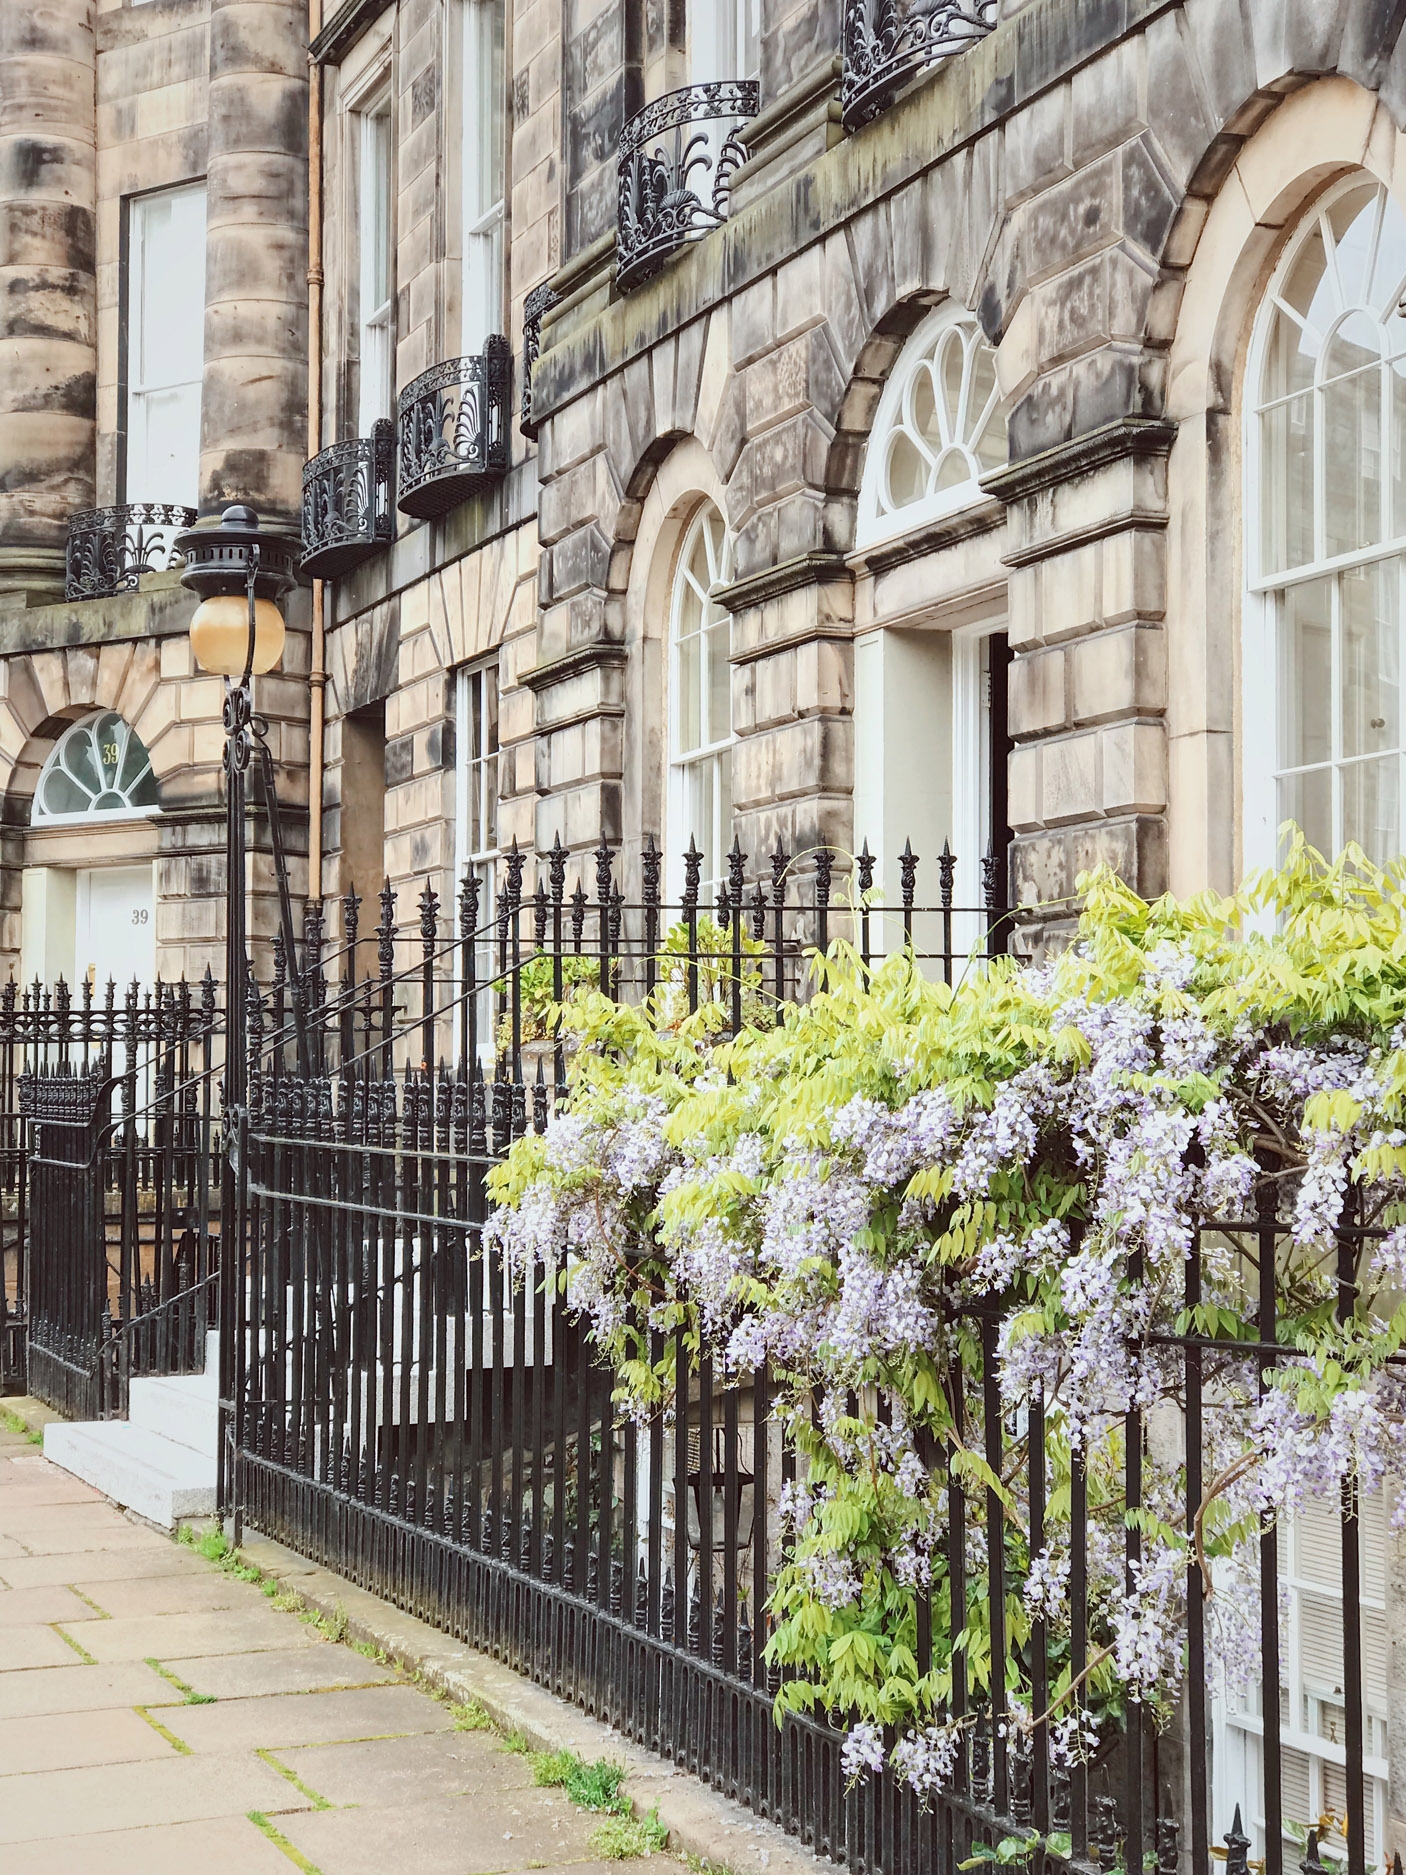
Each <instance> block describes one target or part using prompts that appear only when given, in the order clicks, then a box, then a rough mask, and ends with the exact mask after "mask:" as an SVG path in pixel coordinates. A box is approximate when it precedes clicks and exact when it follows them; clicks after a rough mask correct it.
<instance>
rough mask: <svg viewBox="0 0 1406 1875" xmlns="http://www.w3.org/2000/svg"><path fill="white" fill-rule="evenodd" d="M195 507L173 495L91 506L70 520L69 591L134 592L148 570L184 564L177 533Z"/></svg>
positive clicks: (191, 521)
mask: <svg viewBox="0 0 1406 1875" xmlns="http://www.w3.org/2000/svg"><path fill="white" fill-rule="evenodd" d="M196 519H197V516H196V512H195V509H194V508H181V507H177V506H176V505H175V504H174V503H173V502H169V501H132V502H128V503H126V504H125V505H124V506H123V507H120V508H86V509H85V510H84V511H83V513H82V514H75V515H74V517H73V519H72V520H71V521H70V522H69V524H68V545H67V549H66V552H65V566H64V597H65V598H67V599H110V598H111V597H112V596H113V594H114V593H119V592H135V591H136V589H137V581H138V580H139V579H140V578H141V576H142V574H143V573H168V572H171V571H173V570H174V569H175V568H177V567H180V566H184V564H185V561H184V559H183V558H182V556H181V555H180V554H179V553H178V552H177V551H176V536H177V535H178V534H180V533H181V532H183V530H184V529H186V528H188V527H194V526H195V523H196Z"/></svg>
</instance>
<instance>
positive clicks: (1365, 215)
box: [1328, 181, 1382, 306]
mask: <svg viewBox="0 0 1406 1875" xmlns="http://www.w3.org/2000/svg"><path fill="white" fill-rule="evenodd" d="M1381 194H1382V192H1381V190H1380V188H1379V187H1378V186H1377V184H1376V183H1375V182H1365V181H1364V182H1363V183H1362V184H1361V185H1360V186H1359V187H1357V188H1355V189H1349V190H1348V191H1347V193H1346V194H1345V195H1340V196H1339V197H1338V199H1337V201H1336V202H1334V203H1333V205H1332V207H1331V208H1330V209H1329V210H1328V223H1329V226H1330V227H1331V228H1332V230H1333V239H1334V241H1335V242H1336V243H1337V273H1338V278H1339V280H1340V281H1341V282H1342V292H1343V301H1344V303H1345V304H1346V305H1349V306H1351V305H1354V304H1356V303H1358V302H1360V301H1361V300H1364V299H1365V298H1366V297H1367V294H1368V288H1369V284H1370V283H1369V281H1368V277H1367V266H1368V262H1369V260H1370V259H1371V257H1372V253H1373V248H1374V242H1375V237H1376V232H1377V221H1378V216H1379V215H1380V212H1381Z"/></svg>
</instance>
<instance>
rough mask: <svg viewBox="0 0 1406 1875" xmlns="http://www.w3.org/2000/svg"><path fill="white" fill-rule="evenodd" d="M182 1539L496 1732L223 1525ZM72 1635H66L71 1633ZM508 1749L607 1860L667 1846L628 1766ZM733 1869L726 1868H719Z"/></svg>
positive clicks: (274, 1765)
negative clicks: (573, 1811)
mask: <svg viewBox="0 0 1406 1875" xmlns="http://www.w3.org/2000/svg"><path fill="white" fill-rule="evenodd" d="M179 1541H180V1542H182V1543H184V1544H186V1545H187V1546H188V1547H189V1548H191V1549H194V1550H195V1551H196V1552H197V1553H198V1554H199V1555H201V1556H203V1557H204V1558H205V1560H206V1561H207V1562H209V1563H213V1564H214V1565H215V1567H216V1568H217V1569H219V1570H220V1571H221V1572H222V1573H223V1574H225V1575H229V1576H233V1577H234V1578H235V1579H236V1580H237V1581H240V1582H253V1583H257V1584H258V1585H259V1587H260V1588H262V1590H263V1592H264V1594H265V1595H266V1596H268V1597H269V1600H270V1601H271V1603H272V1605H273V1606H274V1607H275V1608H277V1609H279V1610H280V1611H281V1612H286V1613H288V1614H294V1615H296V1616H297V1617H298V1619H299V1620H300V1621H303V1622H306V1623H307V1624H308V1626H309V1627H312V1628H315V1629H316V1630H317V1632H318V1633H319V1634H321V1635H322V1636H323V1637H324V1639H326V1640H329V1641H334V1642H337V1643H338V1644H339V1645H341V1646H343V1647H349V1648H351V1650H352V1651H353V1653H357V1654H360V1655H362V1657H363V1658H364V1659H367V1660H374V1661H375V1662H376V1663H377V1665H379V1666H387V1667H393V1668H395V1669H396V1671H397V1672H399V1673H401V1674H402V1675H403V1677H404V1678H405V1679H407V1680H408V1681H409V1682H410V1683H411V1684H412V1685H415V1686H417V1687H419V1689H420V1690H421V1691H422V1692H424V1693H427V1694H428V1695H429V1696H430V1697H431V1698H432V1699H435V1700H437V1701H438V1702H439V1703H440V1704H441V1705H442V1706H444V1707H445V1708H446V1709H447V1711H448V1712H449V1715H450V1717H451V1718H452V1719H453V1721H454V1729H455V1731H456V1732H493V1731H497V1729H498V1728H497V1725H496V1724H495V1722H494V1720H493V1717H492V1715H491V1714H490V1713H489V1712H488V1711H487V1710H486V1709H485V1708H484V1707H483V1706H481V1705H480V1704H479V1703H478V1701H477V1700H473V1699H471V1700H468V1701H462V1702H456V1701H455V1700H454V1698H453V1696H452V1695H451V1694H450V1693H448V1692H446V1691H445V1690H444V1689H443V1688H441V1687H438V1686H435V1685H433V1684H431V1682H430V1681H429V1680H427V1679H426V1678H425V1676H424V1675H423V1674H422V1673H420V1672H418V1671H416V1670H413V1669H409V1668H404V1667H402V1666H401V1664H400V1663H399V1662H398V1661H396V1660H394V1659H393V1658H392V1657H391V1656H390V1655H389V1654H387V1653H386V1652H385V1650H384V1649H383V1648H380V1647H378V1646H376V1645H375V1643H374V1642H371V1641H362V1640H356V1639H353V1637H352V1634H351V1622H350V1619H349V1617H348V1615H347V1612H346V1610H345V1609H344V1608H342V1607H340V1606H338V1607H337V1608H335V1609H334V1610H333V1612H332V1613H331V1614H324V1613H323V1612H322V1611H321V1610H320V1609H317V1608H315V1607H314V1606H313V1605H312V1604H311V1603H310V1602H309V1601H307V1599H306V1598H305V1597H304V1596H303V1595H301V1594H300V1593H299V1592H298V1590H297V1589H294V1588H290V1587H288V1586H287V1585H286V1584H284V1583H282V1582H280V1581H279V1580H278V1578H277V1577H276V1576H272V1575H267V1574H266V1573H265V1572H264V1571H263V1570H262V1569H260V1568H259V1567H258V1566H257V1565H256V1564H254V1563H249V1562H246V1561H245V1560H244V1558H243V1557H242V1555H241V1554H240V1552H239V1551H238V1550H236V1549H234V1548H233V1546H232V1545H231V1544H230V1542H229V1540H228V1539H227V1538H226V1536H225V1535H224V1533H223V1531H220V1530H204V1531H196V1530H195V1529H193V1528H192V1527H191V1526H190V1525H188V1524H185V1525H182V1527H181V1530H180V1533H179ZM65 1638H67V1637H65ZM147 1665H148V1666H151V1667H155V1669H156V1671H157V1672H158V1673H159V1674H161V1676H162V1678H163V1679H166V1680H169V1681H170V1682H171V1684H172V1685H173V1686H175V1687H176V1688H177V1690H178V1691H180V1692H181V1693H182V1694H183V1695H184V1696H185V1699H186V1703H187V1704H188V1705H202V1704H204V1703H206V1700H207V1698H208V1695H201V1694H199V1693H195V1692H192V1690H191V1689H190V1687H188V1686H187V1685H186V1684H185V1682H184V1681H183V1680H181V1679H179V1678H178V1677H177V1676H176V1675H175V1674H174V1673H171V1672H169V1671H168V1670H167V1669H166V1668H165V1667H162V1666H161V1665H159V1663H158V1662H157V1661H155V1660H149V1661H148V1662H147ZM499 1737H500V1742H501V1744H502V1747H503V1750H504V1751H510V1752H514V1753H516V1754H517V1755H518V1756H519V1757H525V1758H530V1759H531V1760H532V1771H533V1780H534V1782H535V1783H537V1784H540V1785H543V1786H545V1787H547V1788H552V1789H561V1790H564V1791H565V1792H566V1795H567V1798H568V1800H569V1801H570V1802H572V1803H574V1804H575V1805H576V1806H577V1808H578V1809H581V1810H586V1811H590V1812H592V1813H595V1814H599V1816H600V1818H601V1821H600V1822H599V1824H598V1825H597V1826H596V1828H595V1829H594V1830H593V1831H592V1832H591V1835H590V1838H589V1847H590V1849H591V1851H592V1853H593V1854H594V1855H597V1856H599V1857H600V1858H601V1859H602V1861H608V1862H624V1861H628V1860H631V1859H632V1858H635V1857H638V1856H651V1855H654V1854H655V1853H656V1851H658V1850H662V1849H664V1848H666V1847H667V1846H668V1841H669V1832H668V1829H667V1828H666V1827H665V1825H664V1823H663V1822H662V1821H661V1819H660V1816H659V1806H658V1804H656V1805H655V1806H654V1807H653V1809H651V1810H650V1811H649V1813H648V1815H646V1816H643V1817H637V1816H636V1815H635V1814H634V1811H633V1808H632V1806H631V1804H630V1800H629V1798H628V1797H627V1796H626V1795H625V1793H624V1791H623V1790H622V1789H621V1786H622V1784H623V1783H624V1781H625V1770H624V1767H623V1765H618V1764H611V1763H610V1761H609V1760H608V1759H606V1758H599V1759H597V1760H596V1762H595V1763H594V1764H587V1763H586V1761H585V1759H584V1758H581V1757H578V1756H577V1754H576V1753H575V1752H574V1751H534V1750H533V1749H532V1745H531V1743H530V1741H529V1740H528V1739H527V1738H526V1737H525V1736H524V1734H523V1733H522V1732H520V1731H517V1730H513V1731H509V1732H503V1733H500V1734H499ZM258 1756H259V1757H261V1758H262V1759H264V1761H265V1762H266V1763H267V1764H268V1766H269V1768H270V1769H271V1770H274V1771H277V1772H278V1774H279V1776H280V1777H285V1778H287V1780H288V1782H289V1783H290V1784H292V1785H293V1786H294V1788H295V1789H296V1790H298V1791H300V1792H301V1793H302V1795H303V1796H305V1797H307V1798H308V1800H309V1801H310V1802H311V1803H312V1804H313V1805H314V1807H315V1808H317V1809H319V1810H328V1809H331V1808H332V1807H333V1806H332V1805H331V1804H330V1803H329V1802H328V1801H327V1799H326V1798H325V1797H322V1796H320V1795H319V1794H318V1792H317V1791H315V1790H313V1789H312V1788H311V1787H310V1786H309V1785H307V1784H304V1783H303V1782H302V1781H301V1779H299V1778H298V1777H297V1775H296V1774H295V1773H294V1772H292V1771H290V1770H289V1769H288V1767H287V1766H286V1765H283V1764H280V1763H279V1761H278V1760H277V1758H275V1757H274V1756H273V1754H272V1752H267V1751H260V1752H259V1753H258ZM249 1820H250V1822H251V1823H254V1824H255V1825H256V1826H257V1827H258V1828H259V1829H261V1830H262V1831H263V1833H264V1835H266V1836H267V1837H268V1839H269V1841H270V1842H272V1843H274V1844H276V1846H277V1847H278V1848H280V1849H281V1850H282V1851H283V1853H284V1854H285V1855H286V1856H288V1857H289V1859H290V1860H291V1861H293V1862H294V1863H296V1865H297V1866H298V1867H299V1868H300V1869H302V1870H304V1871H305V1875H318V1871H317V1869H316V1868H315V1867H314V1866H313V1864H312V1863H311V1862H309V1861H308V1860H307V1858H306V1857H305V1856H303V1855H301V1854H300V1853H299V1852H298V1851H297V1850H296V1849H295V1848H294V1847H293V1845H292V1844H291V1843H290V1842H289V1841H288V1840H287V1838H286V1837H285V1836H283V1835H282V1834H281V1833H280V1832H279V1831H278V1830H277V1829H275V1828H274V1826H273V1824H272V1823H270V1821H269V1819H268V1818H267V1817H266V1816H265V1815H264V1814H263V1813H262V1811H258V1810H251V1811H250V1812H249ZM689 1866H690V1867H691V1868H694V1869H695V1870H696V1871H698V1875H706V1871H707V1869H708V1864H707V1863H704V1862H694V1861H690V1864H689ZM718 1875H726V1871H721V1870H720V1871H718Z"/></svg>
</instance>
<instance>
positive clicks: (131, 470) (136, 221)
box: [122, 181, 205, 507]
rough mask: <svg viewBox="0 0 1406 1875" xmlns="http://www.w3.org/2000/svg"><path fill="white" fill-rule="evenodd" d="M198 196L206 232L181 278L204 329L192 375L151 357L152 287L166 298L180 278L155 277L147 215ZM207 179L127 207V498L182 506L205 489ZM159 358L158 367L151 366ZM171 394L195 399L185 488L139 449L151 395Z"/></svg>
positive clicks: (192, 316) (137, 198)
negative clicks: (176, 373)
mask: <svg viewBox="0 0 1406 1875" xmlns="http://www.w3.org/2000/svg"><path fill="white" fill-rule="evenodd" d="M197 199H198V201H199V203H200V205H201V215H200V221H201V229H202V236H201V239H200V240H199V242H198V244H197V245H196V252H195V253H194V254H193V255H190V256H187V257H186V263H185V266H184V267H183V268H182V269H180V270H179V276H178V278H179V283H180V285H182V286H184V287H185V288H186V289H188V290H190V291H191V292H192V300H191V304H190V305H189V306H188V307H187V309H186V316H187V319H188V320H189V321H190V322H191V324H192V327H193V329H194V330H195V331H197V332H198V333H199V334H200V338H201V343H200V359H199V364H198V366H197V369H196V372H195V375H194V376H193V377H181V378H172V377H169V376H167V375H164V374H163V373H162V372H161V371H160V369H159V362H160V361H159V359H157V360H148V359H147V356H146V354H147V350H148V347H147V344H146V315H145V308H146V304H147V302H148V300H149V298H150V297H151V294H152V293H153V292H159V293H161V294H162V295H163V297H164V296H165V295H166V294H168V293H170V292H171V291H172V289H173V286H175V285H176V284H177V283H176V282H173V281H172V280H170V279H166V278H163V279H161V280H158V281H153V280H152V279H151V277H150V269H149V267H148V262H147V232H146V220H147V215H148V213H149V212H150V211H151V210H153V209H154V208H156V207H157V206H158V205H160V204H162V203H167V202H173V201H177V200H185V201H189V202H190V203H191V204H192V205H193V204H194V203H195V202H196V200H197ZM204 225H205V184H204V182H203V181H202V182H194V183H182V184H181V185H180V187H179V188H175V189H154V190H151V191H150V192H148V193H146V194H143V195H134V196H132V197H131V198H130V200H129V202H128V206H127V278H126V281H125V290H124V295H123V297H124V302H125V303H124V305H123V307H122V316H123V320H124V322H125V325H126V376H127V384H126V396H125V404H126V408H125V410H124V411H123V421H124V424H125V435H124V448H123V464H122V473H123V499H124V500H125V501H128V502H143V501H149V502H170V503H174V504H176V505H178V506H183V507H195V506H196V505H197V502H198V500H199V493H200V414H201V401H202V396H203V391H204V349H205V348H204V331H205V268H204V256H205V242H204V238H203V230H204ZM153 363H155V364H156V365H157V367H158V368H157V369H152V368H151V366H152V365H153ZM172 393H178V394H187V395H189V396H190V397H191V398H192V400H193V403H194V433H195V460H194V461H193V462H192V463H191V464H190V465H189V480H188V481H187V483H186V485H185V486H183V487H175V486H171V487H168V486H167V485H166V484H167V481H168V479H171V480H174V481H179V480H180V477H179V476H178V475H177V476H174V477H171V478H168V477H167V476H166V474H165V473H160V474H159V480H158V481H153V480H152V477H153V475H154V474H156V473H157V472H156V471H154V469H153V466H152V465H151V464H149V463H147V462H145V461H144V460H142V459H141V458H140V456H139V455H137V453H136V451H135V450H134V444H135V442H136V439H137V438H138V437H139V436H142V437H144V436H145V434H146V423H145V420H144V417H143V408H144V405H145V403H146V400H147V399H149V398H153V397H158V396H163V395H164V396H169V395H171V394H172Z"/></svg>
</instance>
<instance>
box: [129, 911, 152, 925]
mask: <svg viewBox="0 0 1406 1875" xmlns="http://www.w3.org/2000/svg"><path fill="white" fill-rule="evenodd" d="M150 919H151V913H150V912H149V911H144V910H141V909H138V910H137V911H134V912H133V913H132V923H133V924H147V923H149V922H150Z"/></svg>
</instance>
